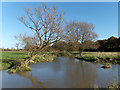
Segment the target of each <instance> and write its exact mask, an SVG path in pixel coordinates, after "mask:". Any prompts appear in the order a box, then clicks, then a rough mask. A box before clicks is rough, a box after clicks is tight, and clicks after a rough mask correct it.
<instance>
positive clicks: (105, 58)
mask: <svg viewBox="0 0 120 90" xmlns="http://www.w3.org/2000/svg"><path fill="white" fill-rule="evenodd" d="M75 57H76V58H78V59H83V60H86V61H94V62H96V63H105V62H110V63H113V64H117V63H118V64H120V56H119V54H118V52H83V53H82V56H80V55H79V53H77V54H75Z"/></svg>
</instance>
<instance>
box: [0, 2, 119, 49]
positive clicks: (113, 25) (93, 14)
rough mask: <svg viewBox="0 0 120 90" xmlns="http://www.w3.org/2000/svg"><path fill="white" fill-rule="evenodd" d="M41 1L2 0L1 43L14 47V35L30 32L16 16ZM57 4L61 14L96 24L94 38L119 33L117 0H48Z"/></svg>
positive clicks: (7, 46) (6, 46)
mask: <svg viewBox="0 0 120 90" xmlns="http://www.w3.org/2000/svg"><path fill="white" fill-rule="evenodd" d="M41 4H43V3H41V2H35V3H33V2H3V3H2V47H0V48H15V44H16V43H17V42H18V41H17V40H16V39H15V38H14V36H15V35H18V34H19V33H23V34H24V33H28V34H32V31H31V30H30V29H29V28H27V27H25V26H24V24H23V23H21V22H20V21H19V20H17V17H19V16H24V15H25V12H24V9H25V8H31V9H34V8H37V7H39V6H40V5H41ZM47 5H48V6H49V7H52V6H53V5H55V6H57V8H58V11H61V10H63V11H64V12H65V15H64V18H65V19H66V20H67V21H68V22H69V21H73V20H76V21H81V22H88V23H90V24H93V25H94V26H95V32H96V33H97V34H98V38H97V40H103V39H107V38H109V37H111V36H115V37H118V3H117V2H74V3H73V2H51V3H50V2H48V3H47Z"/></svg>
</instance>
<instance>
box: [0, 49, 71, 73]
mask: <svg viewBox="0 0 120 90" xmlns="http://www.w3.org/2000/svg"><path fill="white" fill-rule="evenodd" d="M69 55H71V54H70V53H69V52H41V53H40V54H39V55H38V56H37V57H35V59H34V60H32V61H30V64H37V63H40V62H51V61H53V60H54V58H55V57H58V56H69ZM27 58H29V56H28V55H26V53H25V52H13V51H11V52H2V63H1V64H0V69H1V70H6V69H10V70H9V71H8V72H9V73H15V72H18V71H31V68H30V67H29V66H28V65H25V64H24V62H25V60H26V59H27Z"/></svg>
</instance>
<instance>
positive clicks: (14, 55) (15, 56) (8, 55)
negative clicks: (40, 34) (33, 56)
mask: <svg viewBox="0 0 120 90" xmlns="http://www.w3.org/2000/svg"><path fill="white" fill-rule="evenodd" d="M25 58H27V55H26V54H25V53H24V52H13V51H11V52H2V62H5V61H9V60H24V59H25Z"/></svg>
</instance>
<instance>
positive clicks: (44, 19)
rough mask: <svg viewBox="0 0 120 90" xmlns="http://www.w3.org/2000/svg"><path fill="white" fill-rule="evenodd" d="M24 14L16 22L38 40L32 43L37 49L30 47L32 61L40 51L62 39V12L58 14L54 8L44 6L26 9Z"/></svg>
mask: <svg viewBox="0 0 120 90" xmlns="http://www.w3.org/2000/svg"><path fill="white" fill-rule="evenodd" d="M25 12H26V15H25V16H21V17H19V18H18V20H20V21H21V22H22V23H23V24H24V25H25V26H26V27H28V28H29V29H30V30H32V31H33V32H34V35H35V36H34V37H35V38H37V40H38V42H37V43H34V45H35V44H36V45H37V47H34V46H33V47H32V48H33V49H32V50H33V51H34V54H35V55H34V56H32V57H31V59H34V58H35V57H36V56H37V54H38V53H39V52H40V51H41V50H43V49H45V48H46V47H47V46H49V45H51V44H53V43H55V42H57V41H59V40H61V38H62V37H63V34H62V33H63V31H64V29H63V25H64V23H63V12H58V11H57V8H56V7H55V6H53V8H49V7H48V6H47V5H46V4H43V5H41V6H40V7H39V8H35V9H34V10H31V9H30V8H27V9H25ZM34 37H33V38H34ZM26 38H28V37H26ZM33 40H34V39H33ZM30 47H31V46H30Z"/></svg>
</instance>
